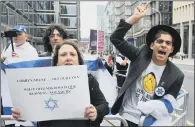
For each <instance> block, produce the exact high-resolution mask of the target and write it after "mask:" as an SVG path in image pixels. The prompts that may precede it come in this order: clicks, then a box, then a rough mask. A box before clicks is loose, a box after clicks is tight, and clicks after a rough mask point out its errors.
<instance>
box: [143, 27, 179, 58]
mask: <svg viewBox="0 0 195 127" xmlns="http://www.w3.org/2000/svg"><path fill="white" fill-rule="evenodd" d="M159 30H163V31H165V32H168V33H169V34H170V35H171V36H172V38H173V41H174V42H173V47H174V50H173V52H172V53H171V54H170V55H169V56H174V55H175V54H176V53H177V52H178V51H179V50H180V47H181V37H180V35H179V33H178V32H177V31H176V30H175V29H173V28H172V27H169V26H166V25H157V26H154V27H152V28H151V29H150V30H149V31H148V34H147V36H146V43H147V45H148V46H150V45H151V43H152V42H154V41H155V35H156V34H157V32H158V31H159Z"/></svg>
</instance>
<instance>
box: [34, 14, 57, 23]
mask: <svg viewBox="0 0 195 127" xmlns="http://www.w3.org/2000/svg"><path fill="white" fill-rule="evenodd" d="M34 18H35V23H37V24H51V23H54V15H53V14H36V15H35V17H34Z"/></svg>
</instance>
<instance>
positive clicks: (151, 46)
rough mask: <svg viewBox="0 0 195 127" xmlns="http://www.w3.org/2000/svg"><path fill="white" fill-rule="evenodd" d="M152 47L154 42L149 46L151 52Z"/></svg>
mask: <svg viewBox="0 0 195 127" xmlns="http://www.w3.org/2000/svg"><path fill="white" fill-rule="evenodd" d="M153 45H154V42H152V43H151V45H150V49H152V50H153Z"/></svg>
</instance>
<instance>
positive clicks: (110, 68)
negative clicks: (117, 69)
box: [104, 62, 113, 75]
mask: <svg viewBox="0 0 195 127" xmlns="http://www.w3.org/2000/svg"><path fill="white" fill-rule="evenodd" d="M104 66H105V67H106V69H107V70H108V72H109V73H110V75H113V67H110V66H109V65H108V63H107V62H105V64H104Z"/></svg>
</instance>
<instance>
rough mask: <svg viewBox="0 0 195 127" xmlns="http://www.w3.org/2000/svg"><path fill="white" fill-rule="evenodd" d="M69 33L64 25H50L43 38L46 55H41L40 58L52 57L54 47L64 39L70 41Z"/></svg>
mask: <svg viewBox="0 0 195 127" xmlns="http://www.w3.org/2000/svg"><path fill="white" fill-rule="evenodd" d="M68 38H69V35H68V32H67V31H66V30H65V27H64V26H63V25H50V26H49V27H48V28H47V30H46V32H45V35H44V36H43V43H44V50H45V52H44V53H41V54H40V55H39V57H46V56H51V55H52V53H53V49H54V46H55V45H56V44H58V43H59V42H62V40H64V39H68Z"/></svg>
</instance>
